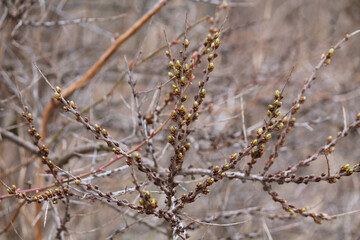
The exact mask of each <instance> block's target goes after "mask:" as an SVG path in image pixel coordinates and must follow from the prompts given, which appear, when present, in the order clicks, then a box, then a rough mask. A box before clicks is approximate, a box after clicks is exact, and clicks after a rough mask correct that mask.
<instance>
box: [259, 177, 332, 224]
mask: <svg viewBox="0 0 360 240" xmlns="http://www.w3.org/2000/svg"><path fill="white" fill-rule="evenodd" d="M263 189H264V191H265V192H267V193H268V194H269V195H270V196H271V197H272V199H273V200H274V201H275V202H278V203H280V204H281V206H282V208H283V209H284V210H285V211H286V212H288V213H290V214H291V215H293V214H299V215H301V216H303V217H311V218H312V219H313V220H314V222H315V223H317V224H321V223H322V221H323V220H326V221H331V220H333V219H335V218H336V217H330V216H328V215H327V214H326V213H315V212H308V209H307V208H306V207H303V208H296V207H295V206H293V205H291V204H288V203H287V201H286V199H284V198H281V197H279V194H278V193H277V192H275V191H273V190H272V188H271V185H270V184H269V183H266V182H263Z"/></svg>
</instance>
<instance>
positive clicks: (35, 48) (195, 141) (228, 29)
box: [0, 0, 360, 239]
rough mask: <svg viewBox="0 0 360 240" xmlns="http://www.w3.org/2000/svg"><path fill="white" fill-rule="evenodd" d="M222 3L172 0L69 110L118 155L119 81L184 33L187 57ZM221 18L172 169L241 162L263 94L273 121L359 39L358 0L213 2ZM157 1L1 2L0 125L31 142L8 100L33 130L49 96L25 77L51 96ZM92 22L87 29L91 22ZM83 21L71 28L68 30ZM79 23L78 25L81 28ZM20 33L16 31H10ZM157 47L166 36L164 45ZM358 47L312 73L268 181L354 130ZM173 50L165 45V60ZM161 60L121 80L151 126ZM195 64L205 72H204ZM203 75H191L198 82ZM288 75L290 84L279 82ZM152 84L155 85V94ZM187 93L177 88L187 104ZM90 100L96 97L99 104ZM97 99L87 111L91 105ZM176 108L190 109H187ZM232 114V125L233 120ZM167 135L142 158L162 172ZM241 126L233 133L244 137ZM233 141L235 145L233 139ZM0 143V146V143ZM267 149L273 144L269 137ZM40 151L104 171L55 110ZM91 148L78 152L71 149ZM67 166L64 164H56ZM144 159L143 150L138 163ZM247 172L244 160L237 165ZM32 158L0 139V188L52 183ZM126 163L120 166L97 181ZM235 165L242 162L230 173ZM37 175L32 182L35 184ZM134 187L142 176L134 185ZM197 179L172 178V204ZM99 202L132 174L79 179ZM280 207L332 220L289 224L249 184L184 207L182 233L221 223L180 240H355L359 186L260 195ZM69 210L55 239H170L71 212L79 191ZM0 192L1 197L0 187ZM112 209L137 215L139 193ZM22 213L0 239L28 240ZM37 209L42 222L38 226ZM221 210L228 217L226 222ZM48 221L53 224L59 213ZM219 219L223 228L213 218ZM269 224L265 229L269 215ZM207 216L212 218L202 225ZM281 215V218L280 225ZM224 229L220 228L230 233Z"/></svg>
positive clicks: (129, 108)
mask: <svg viewBox="0 0 360 240" xmlns="http://www.w3.org/2000/svg"><path fill="white" fill-rule="evenodd" d="M221 2H222V1H215V0H214V1H211V0H209V1H194V0H183V1H178V0H172V1H169V2H168V4H167V5H166V6H164V7H163V9H161V11H160V12H159V13H158V14H156V15H155V16H154V17H153V18H152V19H151V20H150V21H149V22H148V23H147V24H145V25H144V26H143V27H142V28H141V29H140V30H139V31H138V32H137V33H136V34H134V35H133V36H132V37H131V38H130V39H129V40H128V41H126V42H125V43H124V44H123V45H122V46H121V47H120V48H119V49H118V50H117V52H116V53H115V54H114V55H113V56H112V57H111V58H110V59H109V61H108V62H107V63H106V64H105V66H104V67H103V68H102V69H101V71H100V72H99V73H97V74H96V75H95V76H94V77H93V78H92V80H91V81H89V82H88V83H87V84H86V85H84V86H83V87H82V88H80V89H78V90H77V91H76V92H75V93H74V94H72V96H71V97H70V99H71V100H74V101H75V102H76V104H77V106H78V108H79V109H82V108H84V107H87V106H89V104H92V105H91V106H90V107H89V109H88V111H86V112H85V113H84V116H86V117H88V118H89V119H90V121H91V122H92V123H99V124H101V126H102V127H105V128H106V129H107V130H108V132H109V133H110V134H111V135H112V136H113V137H114V138H115V139H117V140H118V141H120V142H121V143H122V144H124V146H125V148H127V149H131V148H132V147H133V146H136V145H137V144H139V143H140V142H141V141H142V140H143V139H144V134H143V132H142V131H141V127H139V126H138V125H137V122H136V121H137V113H136V111H135V107H134V106H135V103H134V99H133V95H132V94H131V88H130V86H129V84H128V76H125V78H121V76H122V74H123V73H124V72H125V73H126V71H127V64H128V63H134V62H138V61H140V60H142V59H144V58H146V56H148V55H149V54H151V53H152V52H153V51H155V50H157V49H158V48H159V47H161V46H163V45H164V44H166V38H167V39H168V40H169V42H172V41H174V40H175V39H176V38H177V36H178V35H179V34H180V33H182V32H183V31H184V29H185V26H186V25H187V24H185V21H186V17H187V21H188V23H191V24H194V23H196V22H198V21H199V23H198V24H196V25H195V26H194V27H193V28H191V29H190V30H188V31H187V33H186V34H187V38H188V39H189V40H190V42H191V44H190V47H189V51H188V52H187V53H185V54H188V55H189V56H191V54H192V53H193V52H194V51H195V50H197V49H199V47H200V46H201V44H202V42H203V40H204V39H205V38H206V35H207V34H208V31H209V26H210V25H209V21H208V20H206V21H205V20H201V19H203V18H204V17H206V16H214V14H215V12H216V11H217V10H218V4H220V3H221ZM226 2H227V4H228V8H227V9H223V10H221V11H220V12H219V22H218V27H219V28H220V29H221V32H222V34H221V46H220V48H219V51H218V52H219V57H218V58H217V59H216V60H215V61H214V64H215V70H214V72H213V73H212V74H211V77H210V80H209V82H208V83H207V85H206V90H207V92H206V94H207V95H206V98H205V101H204V105H202V112H201V115H200V118H199V120H198V121H197V122H196V123H194V124H193V125H192V130H193V132H192V133H191V135H190V137H189V141H190V142H191V144H192V148H191V150H190V153H189V154H188V155H187V156H186V158H185V160H184V168H190V167H195V168H204V169H208V168H209V167H211V166H215V165H221V164H223V163H224V161H225V160H227V159H228V158H229V156H230V155H231V154H232V153H234V152H239V151H241V150H242V149H243V148H244V147H245V146H246V142H247V141H250V140H251V139H252V138H253V137H254V136H255V135H256V129H257V128H259V127H260V126H262V124H263V122H264V119H265V118H266V111H267V106H268V104H270V103H271V102H272V101H273V94H274V91H275V90H276V89H279V90H281V89H282V88H283V87H284V85H285V82H286V80H287V79H288V78H289V82H288V83H287V85H286V88H285V90H284V100H283V107H282V112H283V113H285V112H286V111H287V110H288V109H289V108H290V107H291V104H292V102H293V101H294V100H295V99H296V97H297V96H298V94H299V92H300V91H301V89H302V88H303V86H304V80H305V79H306V78H307V77H309V76H310V74H311V72H312V71H313V69H314V66H316V65H317V64H318V62H319V61H320V57H321V54H323V53H324V54H326V53H327V51H328V49H330V48H331V47H332V46H334V45H335V44H336V43H337V42H338V41H339V40H340V39H342V38H343V37H345V35H346V34H347V33H351V32H353V31H355V30H357V29H358V28H359V22H360V14H359V12H360V1H358V0H342V1H336V0H318V1H311V0H300V1H299V0H288V1H279V0H267V1H265V0H264V1H260V0H258V1H257V0H254V1H250V0H249V1H236V0H232V1H230V0H229V1H226ZM156 3H157V1H156V0H134V1H126V0H96V1H95V0H86V1H85V0H76V1H75V0H61V1H52V0H49V1H43V0H39V1H34V0H25V1H17V0H2V1H1V2H0V127H1V130H2V131H3V130H6V131H8V132H11V133H13V134H15V135H16V136H19V137H20V138H21V139H23V140H25V141H27V142H30V143H31V141H32V140H31V138H30V137H29V136H28V134H27V126H26V124H25V121H24V120H23V118H22V117H21V112H22V111H23V110H22V105H21V103H20V100H19V98H18V96H17V95H18V92H19V91H20V92H21V95H22V97H23V101H24V104H25V105H27V106H29V108H30V111H31V112H32V113H33V115H34V125H35V126H36V127H37V128H39V127H40V125H41V116H42V113H43V112H44V109H45V107H46V105H47V104H48V103H49V102H50V101H51V98H52V97H53V91H52V90H51V88H50V87H49V86H48V85H47V84H46V82H45V81H44V80H43V79H42V78H41V76H40V74H39V72H38V70H37V69H36V68H35V67H34V65H33V63H34V62H36V64H37V65H38V67H39V68H40V69H41V71H42V72H43V73H44V75H45V76H46V77H47V78H48V79H49V81H50V82H51V84H53V85H54V86H61V88H63V89H65V88H66V87H68V86H70V85H71V84H73V83H74V82H75V81H76V80H77V79H79V78H80V77H81V76H83V75H84V74H85V72H86V71H87V70H88V69H89V68H90V67H91V66H92V64H94V63H95V61H96V60H97V59H98V58H99V57H100V56H101V55H102V53H103V52H104V51H105V50H106V49H107V48H108V47H109V46H110V45H111V43H112V42H113V41H114V40H115V39H116V38H117V37H118V36H120V35H121V34H122V33H123V32H125V31H126V30H127V29H128V28H129V27H130V26H132V24H133V23H134V22H135V21H137V20H138V19H139V18H140V17H141V16H143V15H144V14H145V13H146V12H147V11H148V10H149V9H150V8H151V7H152V6H154V5H155V4H156ZM89 18H95V19H96V20H94V21H93V20H90V19H89ZM75 19H82V20H78V21H71V20H75ZM86 19H87V20H86ZM20 21H22V25H20V24H19V22H20ZM165 35H166V38H165ZM359 42H360V36H355V37H353V38H350V40H349V41H347V42H346V43H344V44H343V45H342V47H341V48H340V49H339V50H336V51H335V54H334V56H333V57H332V59H331V64H330V65H329V66H326V67H324V68H321V69H320V70H319V72H318V73H317V79H316V80H315V81H314V82H313V84H312V86H311V88H310V89H308V90H307V92H306V94H305V96H306V97H307V101H306V103H305V104H304V105H303V106H302V108H301V110H300V111H299V113H298V114H297V115H296V119H297V124H296V125H295V127H294V128H293V130H292V132H291V133H290V134H289V135H287V138H286V144H285V146H284V147H282V148H280V151H279V153H280V155H279V157H278V158H277V159H276V161H275V163H274V165H273V166H272V168H271V169H270V170H269V173H275V172H278V171H280V170H284V169H286V168H287V167H288V166H289V165H293V164H295V163H297V162H299V161H301V160H303V159H306V158H307V156H309V155H312V154H313V153H315V152H316V150H317V149H318V148H320V147H321V146H322V145H324V144H325V142H326V138H327V137H328V136H333V137H335V136H336V134H337V133H338V132H339V131H341V130H342V129H343V128H344V125H349V124H350V123H351V122H352V121H354V119H355V117H356V114H357V113H358V112H360V106H359V99H360V98H359V95H360V68H359V65H360V47H359V46H360V44H359ZM181 49H182V47H181V44H178V45H174V46H172V48H171V50H172V52H173V53H175V55H177V56H179V55H178V52H179V51H180V50H181ZM164 51H165V50H162V51H159V53H157V54H155V55H154V56H153V57H152V58H151V59H149V60H147V61H145V62H144V63H142V64H140V65H138V66H136V67H135V68H134V69H133V78H134V80H136V83H137V84H136V90H137V91H138V92H139V99H140V103H141V112H142V113H143V114H144V115H146V116H150V117H151V115H152V114H153V112H154V110H155V107H156V105H157V104H159V105H162V104H163V103H164V99H165V98H166V94H167V93H168V92H171V83H168V77H167V72H168V58H167V57H166V56H165V54H164ZM204 62H206V61H204ZM204 66H206V64H203V65H202V66H201V67H200V68H198V69H197V70H196V71H195V73H194V74H195V76H196V79H195V80H197V79H201V78H202V69H203V68H204ZM289 76H290V77H289ZM160 86H161V87H160ZM196 90H197V87H196V86H194V87H193V88H191V89H189V99H192V96H193V95H194V94H195V93H196ZM102 98H103V99H102ZM99 99H102V101H99V102H98V103H97V104H95V103H96V102H97V101H98V100H99ZM185 105H188V106H191V105H192V102H191V101H189V102H187V103H186V104H185ZM173 106H174V105H173V104H171V105H169V106H167V107H165V108H164V110H163V111H162V112H161V114H160V116H159V117H158V118H156V119H154V123H153V125H152V128H153V129H157V128H158V127H159V126H160V125H161V123H162V122H163V121H164V120H165V119H166V118H167V116H168V115H169V114H170V113H171V111H172V110H173ZM242 113H243V114H244V118H243V117H242ZM169 127H170V125H169V124H167V125H166V126H165V128H164V130H163V131H162V132H160V133H159V134H158V135H157V136H156V137H155V138H154V140H153V150H154V152H153V154H154V156H155V157H156V158H157V161H158V163H159V165H160V166H161V168H162V169H164V170H165V169H166V168H167V167H168V164H169V156H171V153H172V149H171V147H169V145H168V144H167V136H168V134H169V133H168V129H169ZM244 128H245V129H246V132H244ZM244 133H246V134H244ZM359 133H360V132H359V131H358V130H356V131H355V130H354V131H351V132H350V134H349V135H348V136H347V137H346V138H344V139H342V140H341V141H340V142H339V143H338V144H337V145H336V149H335V152H334V153H333V154H331V155H329V157H328V158H329V162H330V171H331V173H333V174H334V173H336V172H337V171H339V169H340V167H341V166H343V165H344V164H347V163H348V164H350V166H353V165H355V164H356V163H358V162H359V157H360V148H359ZM0 137H1V135H0ZM274 138H275V137H274ZM275 141H276V139H272V140H271V141H270V143H269V144H268V145H267V148H266V149H265V154H264V156H263V157H262V158H261V159H259V160H258V163H257V164H256V165H255V167H254V169H253V172H252V173H254V174H257V173H259V172H261V171H262V169H263V166H264V163H265V161H266V160H267V158H268V156H269V154H270V152H271V149H272V147H273V146H274V144H275ZM46 144H48V146H49V148H50V155H51V156H52V157H53V159H54V162H55V163H57V164H59V165H60V166H61V167H62V168H63V169H65V170H67V171H70V172H71V173H72V174H75V175H76V174H80V173H83V172H88V171H90V170H92V169H94V168H96V167H99V166H101V165H102V164H104V163H106V162H107V161H109V160H110V159H111V158H112V157H113V156H114V155H113V153H112V152H109V151H108V150H107V149H106V147H105V146H104V144H103V143H101V142H99V141H97V140H96V139H95V138H94V136H93V135H92V134H91V133H89V132H87V131H85V128H84V127H83V126H81V125H80V124H79V123H77V122H76V121H75V120H74V119H73V118H72V116H71V115H70V114H67V113H64V112H63V111H61V109H60V108H58V109H56V110H55V111H54V112H53V114H52V116H51V118H50V122H49V124H48V134H47V138H46ZM84 145H86V146H91V147H89V148H88V149H87V150H86V151H84V152H79V151H75V152H74V149H77V148H79V147H81V146H84ZM70 153H72V154H73V155H71V156H68V155H67V154H70ZM140 153H141V154H142V156H143V158H144V159H148V160H149V161H150V162H151V161H152V158H153V156H152V154H151V151H149V149H148V148H147V147H144V148H143V151H141V152H140ZM246 160H248V159H246ZM40 165H41V163H40V160H39V159H38V158H37V157H36V156H35V155H34V154H33V153H32V152H30V151H28V150H27V149H24V148H22V147H19V144H17V143H15V142H14V141H11V140H9V139H8V138H7V137H6V136H5V137H4V136H2V137H1V138H0V179H1V180H2V181H4V182H5V183H6V184H8V185H12V184H15V185H16V186H17V187H19V188H20V189H28V188H33V187H39V186H37V185H36V182H37V180H36V178H37V177H38V176H40V177H42V178H43V179H44V184H50V183H52V182H53V179H52V177H51V176H50V175H49V174H46V173H45V172H42V173H41V174H40V173H39V172H38V169H39V166H40ZM123 165H125V163H124V161H119V162H117V163H116V164H114V165H112V166H111V168H110V169H115V168H118V167H120V166H123ZM245 165H246V161H241V162H240V164H239V168H238V169H235V170H234V171H241V170H242V169H243V168H244V166H245ZM321 173H327V163H326V159H325V157H324V156H320V157H319V158H318V159H317V161H315V162H314V163H312V164H311V165H310V166H309V167H306V168H302V169H299V170H298V172H297V176H305V175H311V174H313V175H315V176H318V175H320V174H321ZM39 174H40V175H39ZM137 177H138V179H139V181H144V180H145V179H146V176H144V174H141V173H137ZM203 179H204V177H203V176H201V175H194V176H179V177H178V178H177V180H178V181H179V182H180V183H181V188H179V190H178V195H179V196H180V194H182V193H184V192H186V191H188V190H191V189H193V188H194V187H195V185H196V183H197V182H199V181H201V180H203ZM91 183H92V184H97V185H99V186H101V187H102V189H103V191H113V192H114V191H119V190H123V189H126V187H133V183H132V178H131V170H130V169H125V170H124V171H119V172H116V173H112V174H111V175H110V176H105V177H98V178H95V179H92V180H91ZM272 186H273V189H274V190H275V191H277V192H278V193H279V194H280V196H281V197H284V198H285V199H287V201H288V202H289V203H290V204H293V205H294V206H296V207H305V206H308V208H309V211H314V212H326V213H327V214H329V215H339V217H338V219H337V220H334V221H331V222H324V223H323V224H322V225H317V224H315V223H314V221H313V220H312V219H311V218H303V217H301V216H297V217H296V218H294V219H289V218H288V217H287V214H286V213H285V212H284V211H283V210H282V208H281V206H280V204H278V203H275V202H273V200H272V199H271V197H270V196H269V195H268V194H267V193H266V192H264V191H263V190H262V185H261V184H259V183H256V182H242V181H240V180H236V179H232V180H229V179H226V180H223V181H221V182H218V183H216V184H214V185H213V186H212V187H211V192H210V194H208V195H206V196H205V195H202V196H201V197H200V199H198V200H197V201H196V202H195V203H193V204H189V205H187V206H186V207H185V208H184V212H185V213H186V214H185V215H184V221H185V222H187V223H190V222H191V221H192V219H196V220H198V221H203V222H206V221H210V222H211V223H216V224H220V225H218V226H217V225H206V224H195V226H196V228H195V229H194V230H192V231H189V232H188V233H189V234H190V239H247V238H255V239H324V238H327V239H340V238H343V239H358V238H360V235H359V231H358V229H359V227H360V226H359V223H360V214H359V213H357V211H358V210H359V209H360V203H359V202H360V201H359V196H360V186H359V176H358V175H357V174H353V175H352V176H351V177H343V178H341V179H340V180H339V181H338V182H337V183H336V184H329V183H326V182H320V183H309V184H307V185H305V184H294V183H290V184H283V185H278V184H276V183H273V184H272ZM146 189H148V190H151V191H153V195H154V196H156V198H158V201H159V206H160V207H164V199H165V197H164V195H163V194H161V193H159V192H158V190H159V189H157V188H156V186H154V185H153V184H151V183H148V185H147V186H146ZM73 191H74V193H76V194H75V195H76V196H74V197H73V198H71V204H70V209H69V213H70V216H71V220H70V222H69V223H67V225H66V226H67V227H68V232H67V233H66V239H105V238H107V237H109V236H111V235H112V234H113V233H114V232H115V231H116V230H119V233H117V234H116V235H115V236H114V239H169V236H171V234H170V232H169V231H170V228H169V225H168V223H167V222H166V221H164V220H163V219H157V218H154V217H152V216H146V215H141V214H137V213H136V212H135V211H133V210H129V209H127V208H120V207H114V206H112V205H109V204H106V203H104V202H99V201H90V200H82V199H81V192H76V190H75V189H74V190H73ZM0 193H1V195H4V194H6V189H5V187H1V188H0ZM119 198H124V199H128V200H129V201H130V202H134V203H136V202H137V200H138V194H137V193H136V192H135V193H129V194H126V195H123V196H119ZM19 204H20V200H19V201H18V200H16V199H14V198H12V199H11V198H9V199H4V200H1V201H0V227H1V228H0V231H3V230H4V228H5V226H6V225H7V224H8V223H9V221H10V219H11V217H12V216H13V215H14V213H15V212H16V210H17V209H19ZM34 205H35V204H28V205H27V204H26V205H24V206H23V207H21V208H20V211H19V215H18V216H17V218H16V221H15V222H14V223H13V224H12V225H11V227H9V228H8V229H7V231H6V232H4V233H2V234H1V235H0V239H18V238H20V236H21V238H22V239H34V237H35V235H34V226H35V225H36V223H37V221H38V219H39V217H37V216H34V214H35V207H34ZM45 211H46V204H45V203H44V204H43V205H42V211H41V216H45ZM63 211H64V204H62V203H61V202H60V203H59V204H58V205H56V206H55V207H53V206H51V207H49V209H48V210H47V211H46V212H47V213H46V214H47V218H46V219H47V220H46V222H44V219H41V221H42V222H41V225H44V223H46V224H45V227H44V239H53V238H54V236H55V233H56V221H57V218H58V217H59V216H60V217H62V212H63ZM232 211H235V212H236V213H235V212H234V213H232ZM58 214H59V215H58ZM226 214H228V215H229V216H228V217H221V215H224V216H225V215H226ZM275 214H278V215H279V216H280V219H279V218H275V219H274V220H271V219H269V217H271V216H274V215H275ZM212 216H217V218H216V219H210V220H209V219H207V218H209V217H212ZM281 216H282V217H284V219H281ZM243 221H245V222H244V223H241V224H233V225H231V224H230V225H226V226H225V225H221V224H229V223H239V222H243Z"/></svg>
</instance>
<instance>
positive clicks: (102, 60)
mask: <svg viewBox="0 0 360 240" xmlns="http://www.w3.org/2000/svg"><path fill="white" fill-rule="evenodd" d="M168 1H169V0H161V1H159V2H158V3H157V4H156V5H155V6H154V7H153V8H152V9H151V10H150V11H149V12H147V13H146V14H145V15H144V16H142V17H141V18H140V19H139V20H138V21H137V22H136V23H135V24H134V25H132V26H131V27H130V28H129V29H128V30H127V31H126V32H124V33H123V34H122V35H121V36H120V37H119V38H118V39H116V41H115V42H114V43H113V44H112V45H111V46H110V47H109V48H108V49H107V50H106V51H105V52H104V53H103V55H102V56H101V57H100V58H99V59H98V60H97V61H96V62H95V64H94V65H93V66H92V67H91V68H90V69H89V70H88V71H87V72H86V73H85V75H84V76H83V77H82V78H80V79H79V80H77V81H76V82H75V83H74V84H72V85H71V86H70V87H68V88H67V89H65V90H64V91H63V93H62V94H63V96H64V97H65V98H66V97H68V96H69V95H71V94H72V93H73V92H74V91H75V90H77V89H78V88H80V87H81V86H82V85H83V84H85V83H86V82H87V81H89V80H90V79H91V78H92V77H93V76H94V75H95V74H96V73H97V72H98V71H99V70H100V69H101V68H102V67H103V66H104V64H105V63H106V62H107V61H108V60H109V58H110V57H111V56H112V55H113V54H114V53H115V51H116V50H117V49H118V48H119V47H120V46H121V45H122V44H123V43H124V42H125V41H126V40H128V39H129V38H130V37H131V36H132V35H133V34H134V33H136V32H137V30H139V29H140V28H141V27H142V26H143V25H144V24H145V23H146V22H147V21H149V20H150V18H151V17H152V16H154V15H155V14H156V13H157V12H159V11H160V9H161V8H162V7H163V6H164V5H165V4H166V3H167V2H168ZM56 105H57V103H55V102H53V101H51V102H50V103H49V104H48V105H47V106H46V108H45V110H44V113H43V115H42V121H41V128H40V134H41V137H42V139H43V140H44V139H46V135H47V125H48V122H49V118H50V116H51V114H52V111H53V110H54V108H55V106H56Z"/></svg>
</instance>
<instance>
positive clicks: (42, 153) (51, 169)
mask: <svg viewBox="0 0 360 240" xmlns="http://www.w3.org/2000/svg"><path fill="white" fill-rule="evenodd" d="M23 109H24V111H23V112H22V116H23V117H24V118H25V119H26V121H27V125H28V128H29V129H28V134H29V135H30V136H31V138H32V139H33V143H34V145H35V146H36V147H37V148H38V150H39V151H38V153H37V154H38V155H39V157H40V158H41V162H42V163H43V164H44V165H47V167H48V169H47V170H46V172H47V173H51V174H52V175H53V177H54V179H55V181H56V185H58V186H61V188H62V182H61V181H60V180H59V179H58V176H57V173H58V169H57V168H56V165H55V164H54V163H53V161H52V160H50V159H49V158H48V156H49V149H48V147H47V146H46V145H45V144H41V143H40V139H41V136H40V134H39V132H38V131H37V129H36V128H35V126H34V125H33V124H32V121H33V115H32V113H30V112H29V109H28V107H27V106H24V105H23ZM9 193H10V192H9Z"/></svg>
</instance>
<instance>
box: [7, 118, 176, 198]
mask: <svg viewBox="0 0 360 240" xmlns="http://www.w3.org/2000/svg"><path fill="white" fill-rule="evenodd" d="M169 120H170V116H169V117H168V118H167V119H166V120H165V121H164V122H163V123H162V124H161V125H160V126H159V127H158V128H157V129H156V131H154V132H153V133H152V134H151V135H150V136H149V137H148V138H147V139H145V140H143V141H142V142H141V143H140V144H138V145H137V146H135V147H133V148H132V149H131V150H130V151H128V152H127V154H128V155H130V154H132V153H134V152H135V151H137V150H139V149H140V148H141V147H142V146H143V145H145V144H146V142H147V141H148V140H149V139H150V138H152V137H154V136H155V135H156V134H158V133H159V132H160V131H161V130H162V129H163V128H164V126H165V125H166V124H167V122H168V121H169ZM123 157H124V155H121V154H120V155H117V156H116V157H115V158H113V159H111V160H110V161H109V162H107V163H105V164H104V165H102V166H100V167H99V168H97V169H95V170H93V171H90V172H86V173H82V174H80V175H78V176H76V177H77V178H84V177H88V176H91V175H93V174H97V173H100V172H103V171H105V168H107V167H109V166H110V165H112V164H113V163H115V162H117V161H118V160H119V159H122V158H123ZM155 177H156V176H155ZM155 179H158V178H155ZM74 180H75V179H73V178H69V179H63V180H62V182H63V183H64V182H72V181H74ZM158 180H159V179H158ZM158 180H157V181H158ZM54 186H55V184H50V185H47V186H43V187H38V188H32V189H26V190H21V191H20V192H21V193H30V192H35V191H44V190H46V189H49V188H52V187H54ZM8 197H11V195H10V194H5V195H2V196H0V199H4V198H8Z"/></svg>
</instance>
